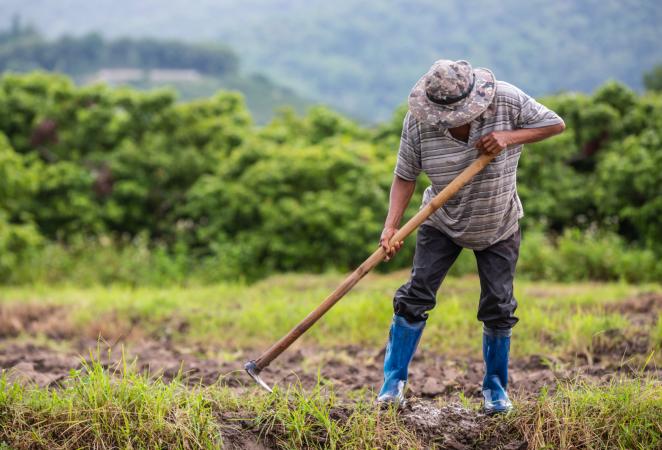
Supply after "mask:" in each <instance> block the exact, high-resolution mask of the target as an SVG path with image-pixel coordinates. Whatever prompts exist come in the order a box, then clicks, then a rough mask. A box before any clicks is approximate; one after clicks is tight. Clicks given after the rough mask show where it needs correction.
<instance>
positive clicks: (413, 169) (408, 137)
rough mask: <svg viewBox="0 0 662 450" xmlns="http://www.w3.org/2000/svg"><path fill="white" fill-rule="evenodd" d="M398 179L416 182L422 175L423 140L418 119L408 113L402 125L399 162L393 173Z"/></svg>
mask: <svg viewBox="0 0 662 450" xmlns="http://www.w3.org/2000/svg"><path fill="white" fill-rule="evenodd" d="M393 172H394V173H395V174H396V175H397V176H398V177H400V178H402V179H403V180H407V181H414V180H416V178H417V177H418V174H419V173H421V140H420V134H419V130H418V124H417V123H416V119H415V118H414V117H413V116H412V115H411V113H409V112H407V114H406V115H405V120H404V121H403V123H402V135H401V137H400V149H399V150H398V160H397V162H396V164H395V170H394V171H393Z"/></svg>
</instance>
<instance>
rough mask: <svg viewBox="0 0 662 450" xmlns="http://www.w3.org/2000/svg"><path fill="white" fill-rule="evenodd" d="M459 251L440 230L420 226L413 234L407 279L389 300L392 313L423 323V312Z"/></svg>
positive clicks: (424, 316) (433, 300)
mask: <svg viewBox="0 0 662 450" xmlns="http://www.w3.org/2000/svg"><path fill="white" fill-rule="evenodd" d="M461 250H462V247H460V246H459V245H457V244H455V243H454V242H453V241H451V240H450V238H448V237H447V236H446V235H445V234H443V233H442V232H441V231H439V230H437V229H436V228H434V227H431V226H429V225H422V226H421V227H420V228H419V229H418V233H417V235H416V252H415V254H414V264H413V267H412V270H411V277H410V279H409V281H408V282H407V283H405V284H403V285H402V286H401V287H400V288H399V289H398V290H397V291H396V293H395V297H394V298H393V310H394V312H395V314H397V315H400V316H403V317H405V318H406V319H407V320H409V321H410V322H419V321H422V320H427V318H428V314H427V312H428V311H429V310H431V309H432V308H434V306H435V304H436V296H437V291H438V290H439V286H440V285H441V282H442V281H443V279H444V277H445V276H446V274H447V273H448V270H449V269H450V268H451V266H452V265H453V263H454V262H455V260H456V259H457V256H458V255H459V254H460V251H461Z"/></svg>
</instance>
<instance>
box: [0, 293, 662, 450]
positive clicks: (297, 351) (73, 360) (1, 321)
mask: <svg viewBox="0 0 662 450" xmlns="http://www.w3.org/2000/svg"><path fill="white" fill-rule="evenodd" d="M661 300H662V297H661V296H660V295H656V294H645V295H642V296H638V297H636V298H633V299H629V300H627V301H625V302H623V303H621V304H619V305H618V306H614V308H617V309H616V310H618V311H619V312H621V313H623V314H624V315H626V316H628V317H629V318H631V320H632V322H633V324H635V325H639V326H642V325H646V326H648V327H650V326H651V324H652V323H653V322H651V321H654V320H655V318H656V317H657V315H658V313H659V311H660V310H661V309H662V301H661ZM43 308H44V307H42V306H27V307H26V306H21V307H20V308H19V309H16V310H12V309H11V308H7V307H3V305H0V370H2V371H4V372H6V373H7V375H8V376H9V378H10V379H12V380H19V381H21V382H25V383H34V384H37V385H39V386H42V387H44V386H50V387H56V388H57V387H61V386H62V385H63V383H64V381H65V380H66V378H67V376H68V375H69V372H70V370H72V369H81V368H82V367H83V366H84V364H85V361H90V360H91V359H92V358H94V359H95V360H97V361H99V362H101V363H102V365H104V366H105V367H107V368H109V369H114V368H116V367H121V364H118V363H119V362H120V361H121V359H122V354H123V352H124V355H125V356H126V357H127V358H128V360H130V361H131V360H133V361H134V364H135V367H136V369H137V370H139V371H141V372H147V373H149V374H150V376H152V377H162V378H163V379H164V380H166V381H169V380H172V379H173V378H175V377H177V376H181V378H182V379H183V380H184V381H185V382H187V383H196V384H197V383H202V384H203V385H209V384H213V383H220V384H222V385H225V386H229V387H230V388H232V389H233V390H235V391H236V392H237V393H243V392H247V391H252V390H254V389H256V388H255V384H254V382H253V381H252V380H251V379H250V377H248V375H247V374H246V373H245V372H244V371H243V363H244V362H245V361H246V360H248V359H249V358H250V357H254V356H256V355H259V354H260V352H261V350H264V349H261V348H260V349H243V350H241V351H238V352H237V353H236V354H233V359H232V360H231V361H230V360H223V359H219V358H214V357H206V356H205V354H209V353H208V352H209V349H204V348H186V347H184V346H181V345H175V344H173V343H172V342H171V341H170V340H168V339H162V340H157V339H154V338H150V337H149V336H144V335H142V334H140V333H138V334H136V333H134V332H131V333H125V332H124V331H123V332H122V334H123V335H124V336H125V338H124V339H119V340H118V339H114V340H113V341H112V345H111V344H108V343H107V342H105V341H99V340H95V339H91V338H90V335H89V333H88V332H87V331H84V332H81V333H78V334H77V332H76V329H75V328H74V327H71V326H70V324H67V322H66V313H64V312H63V311H62V310H59V309H57V308H54V307H51V306H47V307H46V308H47V309H48V311H46V312H47V314H44V313H45V311H44V310H43ZM44 317H46V319H44ZM644 328H646V327H644ZM81 331H82V330H81ZM611 334H614V335H613V336H611V335H609V333H607V335H606V336H602V337H601V338H600V340H599V341H597V342H596V345H595V346H594V347H593V349H592V353H591V354H590V355H572V356H569V357H568V358H565V359H553V358H548V357H545V356H544V355H541V356H530V357H526V358H519V359H514V360H513V361H511V366H510V369H511V370H510V387H509V389H510V392H511V393H512V395H513V397H514V398H516V399H519V400H523V399H528V398H531V397H533V396H535V395H537V394H538V393H539V392H540V390H541V389H542V388H543V387H547V388H548V389H549V390H550V391H553V390H554V389H555V386H556V384H557V383H558V382H559V381H563V380H575V379H578V378H580V379H586V380H591V381H594V382H597V383H607V382H609V381H610V380H611V379H613V378H614V377H618V376H619V375H625V376H633V377H634V376H641V374H642V373H641V369H640V368H631V367H630V366H629V365H628V361H629V358H630V357H631V356H637V355H639V356H641V355H645V354H647V352H648V351H649V349H650V345H649V340H648V339H649V336H648V335H647V334H646V333H645V332H642V333H639V334H636V333H635V334H634V335H629V336H623V335H619V334H618V332H611ZM38 336H47V337H49V338H50V340H49V341H46V342H45V341H44V340H43V338H41V339H39V338H38ZM32 338H34V339H32ZM38 342H41V343H38ZM383 356H384V349H383V348H381V349H379V348H372V349H371V348H367V349H366V348H364V347H359V346H346V347H338V348H333V349H320V348H314V347H305V346H301V345H300V344H299V345H295V346H294V347H293V348H291V349H289V350H288V351H286V352H285V353H284V354H283V355H281V357H280V358H278V359H277V360H276V361H274V362H273V363H272V365H271V366H270V367H269V368H267V369H265V371H264V372H263V377H264V379H265V380H266V381H267V382H268V383H271V384H277V385H278V386H280V387H282V388H286V387H287V386H288V385H291V384H299V383H300V384H301V386H303V388H305V389H311V388H312V387H313V386H315V385H316V384H317V383H318V382H320V381H321V382H323V383H325V382H330V383H332V384H333V387H334V390H335V392H336V393H337V394H338V395H339V396H340V398H341V399H342V400H343V401H350V400H349V395H348V394H349V393H350V392H354V391H358V390H363V391H365V390H368V392H370V391H373V392H374V391H377V390H378V389H379V386H380V383H381V378H382V375H381V365H382V360H383ZM479 356H480V355H477V358H474V359H466V358H464V359H462V358H453V357H449V356H447V355H440V354H435V353H432V352H426V351H421V352H419V353H417V355H416V356H415V358H414V360H413V362H412V365H411V369H410V383H409V386H410V389H409V396H410V401H409V403H408V405H407V407H406V408H405V410H404V411H402V414H401V417H402V419H403V420H404V421H405V422H406V423H407V424H410V425H411V426H412V427H413V429H415V430H416V433H417V435H419V436H422V437H423V438H424V440H425V442H427V443H429V445H430V446H433V445H439V446H441V447H442V448H450V449H464V448H497V447H499V448H510V449H518V448H526V443H525V442H522V441H521V440H520V439H518V438H517V437H516V436H514V437H512V441H509V440H508V439H507V438H504V435H503V434H502V435H501V437H500V438H499V440H498V442H496V441H494V440H490V439H489V437H488V438H486V437H485V433H484V432H485V430H486V427H487V424H488V423H489V421H490V420H492V419H490V418H487V417H485V416H483V415H481V414H480V413H479V412H477V411H476V410H475V409H467V408H465V407H463V406H461V404H460V403H458V401H459V399H460V394H463V395H464V396H465V397H468V398H470V399H473V400H478V399H479V398H480V396H481V393H480V383H481V380H482V376H483V363H482V360H481V359H479ZM645 370H646V371H647V372H648V374H649V375H651V376H653V377H656V378H658V379H662V368H657V367H653V366H649V367H647V368H646V369H645ZM319 376H321V377H322V378H321V380H320V379H319V378H318V377H319ZM474 403H476V402H474ZM491 429H493V427H492V428H491ZM506 436H507V434H506ZM229 443H230V444H231V445H234V446H235V447H240V448H265V447H264V445H266V444H264V442H263V441H262V440H260V441H258V440H257V439H256V434H255V430H251V429H250V426H249V425H246V427H243V428H239V429H236V430H235V432H230V433H229Z"/></svg>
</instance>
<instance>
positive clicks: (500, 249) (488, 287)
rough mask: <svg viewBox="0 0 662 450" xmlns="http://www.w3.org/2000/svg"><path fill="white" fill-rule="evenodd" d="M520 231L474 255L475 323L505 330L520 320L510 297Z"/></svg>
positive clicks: (514, 302)
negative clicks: (477, 299) (477, 283)
mask: <svg viewBox="0 0 662 450" xmlns="http://www.w3.org/2000/svg"><path fill="white" fill-rule="evenodd" d="M519 245H520V231H519V229H518V230H517V231H516V232H515V233H513V234H512V235H511V236H510V237H508V238H507V239H504V240H503V241H499V242H497V243H496V244H494V245H492V246H490V247H488V248H486V249H484V250H480V251H474V254H475V255H476V263H477V265H478V275H479V277H480V302H479V304H478V320H480V321H482V322H483V324H484V326H485V327H486V328H489V329H493V330H507V329H510V328H512V327H513V326H514V325H515V324H516V323H517V321H518V320H519V319H518V318H517V317H515V309H517V300H515V296H514V294H513V279H514V278H515V266H516V265H517V258H518V257H519Z"/></svg>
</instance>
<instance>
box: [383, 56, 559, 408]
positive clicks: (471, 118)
mask: <svg viewBox="0 0 662 450" xmlns="http://www.w3.org/2000/svg"><path fill="white" fill-rule="evenodd" d="M564 128H565V124H564V123H563V120H562V119H561V118H560V117H559V116H558V115H556V114H555V113H554V112H552V111H550V110H549V109H547V108H546V107H544V106H543V105H541V104H540V103H538V102H536V101H535V100H534V99H533V98H531V97H529V96H528V95H526V94H525V93H524V92H522V91H521V90H520V89H518V88H516V87H515V86H513V85H511V84H508V83H506V82H503V81H497V80H496V79H495V78H494V75H493V74H492V72H490V71H489V70H487V69H482V68H479V69H472V67H471V64H469V63H468V62H467V61H449V60H439V61H437V62H435V63H434V65H433V66H432V67H431V68H430V70H429V71H428V72H427V73H426V74H425V75H423V77H422V78H421V79H420V80H419V81H418V82H417V83H416V85H415V86H414V88H413V89H412V91H411V93H410V94H409V111H408V112H407V115H406V116H405V119H404V125H403V129H402V138H401V142H400V150H399V152H398V160H397V164H396V167H395V176H394V178H393V184H392V185H391V196H390V205H389V210H388V216H387V217H386V222H385V224H384V231H383V232H382V235H381V245H382V247H384V249H385V250H386V253H387V258H386V259H387V260H388V259H390V257H392V256H393V255H394V254H395V252H397V251H398V250H399V249H400V246H401V244H402V243H401V242H399V243H396V244H395V246H392V247H390V246H389V241H390V239H391V237H393V235H394V234H395V233H396V231H397V230H398V226H399V224H400V220H401V219H402V215H403V214H404V211H405V209H406V208H407V204H408V203H409V200H410V199H411V197H412V194H413V193H414V188H415V185H416V178H417V177H418V174H419V173H420V172H421V171H424V172H425V173H426V174H427V175H428V177H429V178H430V181H431V182H432V185H431V186H429V187H428V188H427V189H426V190H425V193H424V195H423V204H426V203H427V202H429V201H430V199H431V198H433V197H434V196H435V195H436V194H437V193H438V192H439V191H440V190H442V189H443V188H444V187H445V186H446V185H447V184H448V183H449V182H450V181H451V180H453V178H455V176H457V175H458V174H459V173H460V172H461V171H462V170H463V169H465V168H466V167H467V166H468V165H469V164H471V162H473V161H474V160H475V159H476V157H477V156H478V155H477V154H478V152H485V153H490V154H496V155H497V156H496V157H495V159H494V160H493V161H492V162H491V163H490V164H489V165H488V166H487V167H486V168H485V169H484V170H483V171H482V172H481V173H479V174H478V175H476V176H475V177H474V178H473V179H472V180H471V182H470V183H468V184H467V185H465V186H464V187H463V188H462V189H460V191H459V192H458V193H457V194H456V195H455V196H454V197H453V198H451V199H450V200H449V201H448V202H447V203H446V204H445V205H444V206H443V207H442V208H440V209H439V210H437V211H436V212H435V213H434V214H433V215H432V216H431V217H430V218H429V219H428V220H427V221H426V222H424V224H423V225H421V227H420V229H419V231H418V235H417V239H416V253H415V255H414V263H413V268H412V271H411V277H410V279H409V281H407V283H405V284H404V285H402V286H401V287H400V288H399V289H398V290H397V291H396V293H395V297H394V299H393V309H394V312H395V314H394V316H393V322H392V324H391V328H390V333H389V338H388V344H387V347H386V355H385V359H384V384H383V386H382V388H381V391H380V393H379V397H378V401H379V402H380V403H398V404H402V403H403V402H404V389H405V384H406V382H407V372H408V366H409V363H410V362H411V359H412V357H413V355H414V351H415V350H416V346H417V345H418V341H419V340H420V338H421V334H422V332H423V328H424V326H425V322H426V320H427V318H428V311H430V310H431V309H432V308H433V307H434V306H435V303H436V300H435V299H436V293H437V290H438V289H439V286H440V284H441V282H442V280H443V279H444V277H445V275H446V273H447V272H448V270H449V269H450V267H451V265H452V264H453V262H454V261H455V259H456V258H457V256H458V255H459V253H460V251H461V250H462V248H468V249H471V250H473V251H474V254H475V256H476V262H477V265H478V275H479V277H480V287H481V294H480V300H479V303H478V320H480V321H482V322H483V358H484V360H485V377H484V379H483V386H482V391H483V397H484V401H485V403H484V408H485V411H486V412H487V413H496V412H504V411H508V410H509V409H510V408H512V405H511V402H510V400H509V399H508V394H507V393H506V387H507V384H508V353H509V349H510V336H511V329H512V327H513V326H514V325H515V324H516V323H517V321H518V319H517V317H515V309H516V308H517V302H516V301H515V297H514V296H513V277H514V276H515V265H516V263H517V257H518V254H519V245H520V229H519V223H518V222H519V219H520V218H521V217H522V215H523V212H522V205H521V203H520V199H519V197H518V196H517V189H516V184H515V178H516V170H517V161H518V159H519V157H520V153H521V151H522V144H526V143H529V142H536V141H540V140H543V139H545V138H548V137H550V136H553V135H555V134H558V133H561V132H562V131H563V130H564Z"/></svg>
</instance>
